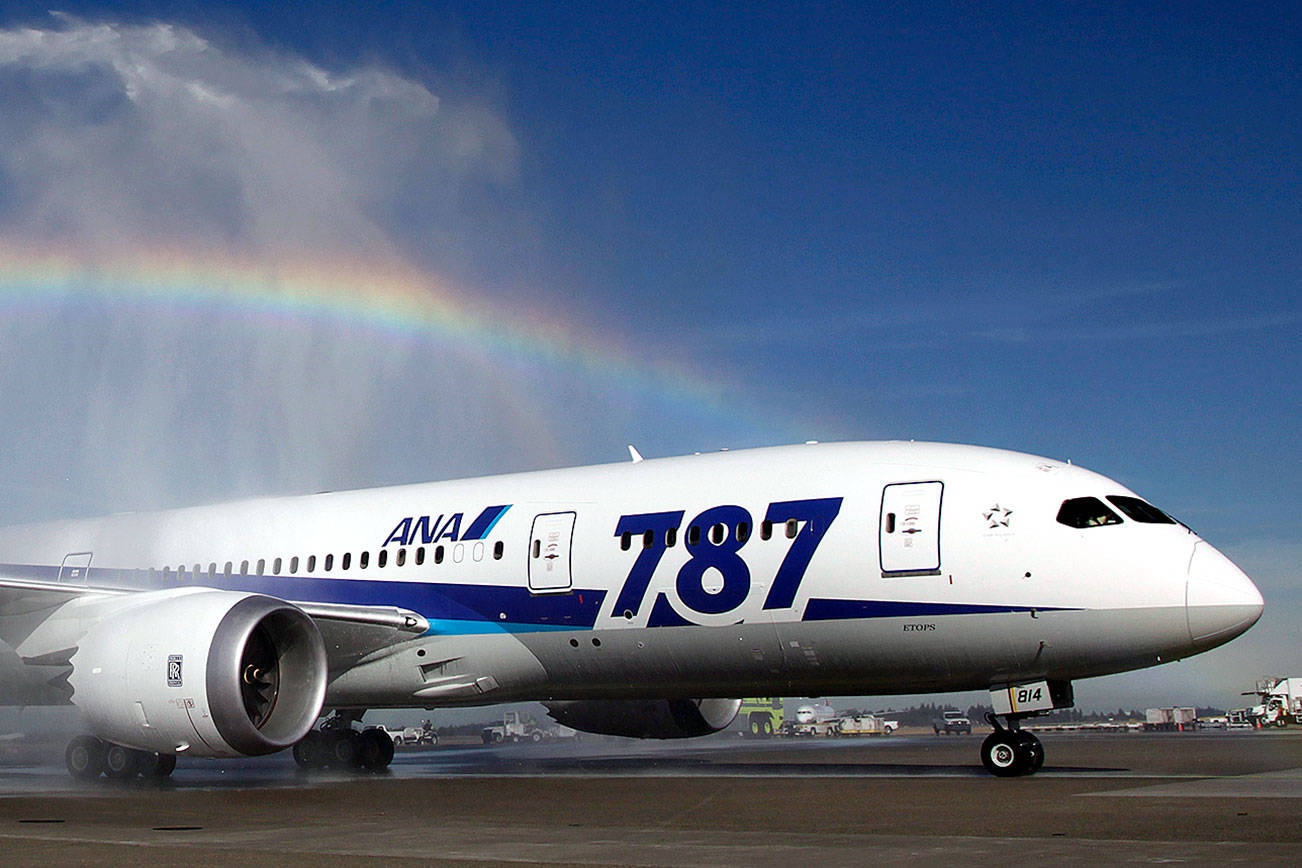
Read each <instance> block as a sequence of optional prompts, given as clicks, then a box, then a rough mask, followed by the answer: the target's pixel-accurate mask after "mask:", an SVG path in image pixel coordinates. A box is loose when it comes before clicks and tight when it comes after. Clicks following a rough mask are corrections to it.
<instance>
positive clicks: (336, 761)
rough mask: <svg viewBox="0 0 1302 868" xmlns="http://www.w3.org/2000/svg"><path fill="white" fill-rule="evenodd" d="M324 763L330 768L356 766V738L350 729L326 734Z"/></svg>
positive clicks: (355, 734)
mask: <svg viewBox="0 0 1302 868" xmlns="http://www.w3.org/2000/svg"><path fill="white" fill-rule="evenodd" d="M325 747H326V749H325V764H326V765H328V766H330V767H331V768H336V769H349V768H356V767H357V753H358V750H357V749H358V747H359V745H358V738H357V733H355V732H353V731H352V730H351V729H343V730H337V731H335V732H331V733H329V734H327V735H326V746H325Z"/></svg>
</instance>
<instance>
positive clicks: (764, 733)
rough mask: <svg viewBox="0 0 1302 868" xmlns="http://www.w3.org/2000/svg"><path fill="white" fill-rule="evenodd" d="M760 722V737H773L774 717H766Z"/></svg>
mask: <svg viewBox="0 0 1302 868" xmlns="http://www.w3.org/2000/svg"><path fill="white" fill-rule="evenodd" d="M760 724H761V727H760V737H761V738H772V737H773V718H771V717H766V718H764V719H763V720H762V721H760Z"/></svg>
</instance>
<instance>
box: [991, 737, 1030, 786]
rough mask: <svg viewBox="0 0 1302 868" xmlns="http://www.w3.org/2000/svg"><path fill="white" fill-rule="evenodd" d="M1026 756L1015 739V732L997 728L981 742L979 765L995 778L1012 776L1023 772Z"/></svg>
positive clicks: (1026, 760)
mask: <svg viewBox="0 0 1302 868" xmlns="http://www.w3.org/2000/svg"><path fill="white" fill-rule="evenodd" d="M1027 763H1028V757H1027V755H1026V751H1025V749H1023V748H1022V747H1021V746H1020V744H1019V743H1018V740H1017V734H1016V733H1011V732H1009V731H1008V730H1006V729H997V730H995V731H994V732H992V733H990V735H988V736H986V740H985V741H983V742H982V743H981V765H983V766H985V768H986V771H988V772H990V774H992V775H994V776H995V777H997V778H1013V777H1017V776H1018V775H1021V774H1025V767H1026V765H1027Z"/></svg>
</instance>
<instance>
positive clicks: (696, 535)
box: [687, 524, 701, 546]
mask: <svg viewBox="0 0 1302 868" xmlns="http://www.w3.org/2000/svg"><path fill="white" fill-rule="evenodd" d="M687 544H688V545H689V546H696V545H700V544H701V528H700V525H695V524H694V525H691V526H689V527H688V528H687Z"/></svg>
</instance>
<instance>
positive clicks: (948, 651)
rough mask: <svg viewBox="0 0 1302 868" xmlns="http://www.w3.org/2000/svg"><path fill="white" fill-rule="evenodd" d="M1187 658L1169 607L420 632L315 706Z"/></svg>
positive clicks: (943, 681) (932, 687)
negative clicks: (451, 633)
mask: <svg viewBox="0 0 1302 868" xmlns="http://www.w3.org/2000/svg"><path fill="white" fill-rule="evenodd" d="M1189 653H1191V649H1190V647H1189V632H1188V622H1187V619H1186V615H1185V610H1184V607H1180V606H1173V607H1163V608H1147V609H1124V610H1080V611H1056V612H1043V611H1041V612H1037V613H1035V614H1032V613H1029V612H1015V613H1001V614H964V615H944V616H938V617H934V618H915V617H910V618H871V619H857V620H841V621H817V622H778V623H756V624H738V625H733V626H728V627H699V626H687V627H660V628H655V629H635V628H629V629H611V630H600V629H599V630H593V631H557V632H538V633H515V634H512V633H496V634H482V635H468V636H427V637H422V638H421V639H419V640H414V641H412V642H409V643H406V644H405V645H404V646H403V647H401V648H399V649H397V650H396V651H395V652H394V653H392V654H389V655H387V656H385V657H384V658H382V659H380V660H376V661H373V662H370V663H364V664H363V665H360V666H357V667H355V668H353V669H352V670H350V671H348V672H346V673H342V674H341V675H340V676H339V677H337V678H335V679H334V680H333V681H332V683H331V686H330V689H329V690H328V692H327V696H326V704H327V705H328V706H335V707H340V706H366V707H381V706H409V705H427V706H429V707H435V706H447V705H483V704H491V703H496V702H506V701H518V700H549V699H615V698H639V697H653V696H690V697H696V698H701V697H709V696H732V697H736V696H742V695H746V696H751V695H800V696H811V695H824V694H827V695H878V694H891V693H926V692H932V691H950V690H973V689H984V688H987V687H989V686H991V685H993V684H1000V683H1009V682H1018V681H1026V680H1034V679H1038V678H1045V677H1048V678H1060V679H1075V678H1085V677H1091V676H1096V675H1106V674H1110V673H1114V672H1122V671H1126V670H1129V669H1136V668H1141V667H1144V666H1152V665H1154V664H1157V663H1160V662H1167V661H1169V660H1174V659H1178V658H1179V657H1181V656H1185V655H1187V654H1189ZM485 678H487V681H485V680H484V679H485ZM458 685H461V688H460V689H457V687H458ZM431 687H432V688H433V689H431ZM445 687H446V688H447V689H444V688H445Z"/></svg>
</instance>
